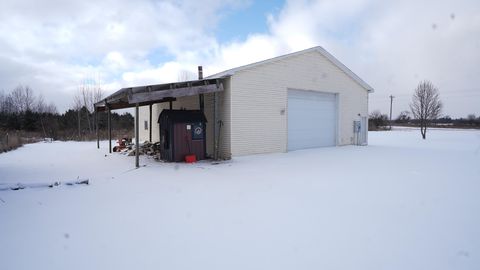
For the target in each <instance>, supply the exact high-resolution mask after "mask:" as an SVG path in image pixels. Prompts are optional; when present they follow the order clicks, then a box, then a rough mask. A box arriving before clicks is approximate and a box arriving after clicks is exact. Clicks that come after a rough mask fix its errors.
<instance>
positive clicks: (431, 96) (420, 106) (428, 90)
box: [410, 81, 443, 139]
mask: <svg viewBox="0 0 480 270" xmlns="http://www.w3.org/2000/svg"><path fill="white" fill-rule="evenodd" d="M442 106H443V105H442V102H441V101H440V94H439V92H438V89H437V88H436V87H435V86H434V85H433V84H432V83H431V82H430V81H423V82H420V83H419V84H418V86H417V88H416V89H415V93H414V94H413V97H412V103H410V110H411V111H412V114H413V117H414V118H415V119H417V120H418V121H419V123H420V133H421V134H422V138H423V139H425V138H426V137H427V126H428V124H429V123H430V122H431V121H432V120H434V119H437V118H438V117H439V116H440V112H441V110H442Z"/></svg>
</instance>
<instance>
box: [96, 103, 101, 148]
mask: <svg viewBox="0 0 480 270" xmlns="http://www.w3.org/2000/svg"><path fill="white" fill-rule="evenodd" d="M95 133H96V135H97V149H100V135H99V134H98V110H97V107H95Z"/></svg>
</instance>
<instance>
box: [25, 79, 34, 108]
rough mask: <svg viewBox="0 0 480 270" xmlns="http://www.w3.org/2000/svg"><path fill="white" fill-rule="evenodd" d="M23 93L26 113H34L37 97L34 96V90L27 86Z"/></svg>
mask: <svg viewBox="0 0 480 270" xmlns="http://www.w3.org/2000/svg"><path fill="white" fill-rule="evenodd" d="M23 92H24V97H25V99H24V101H23V103H24V107H25V111H32V110H33V109H34V105H35V96H34V94H33V90H32V88H30V87H29V86H28V85H27V86H25V88H23Z"/></svg>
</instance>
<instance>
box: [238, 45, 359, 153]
mask: <svg viewBox="0 0 480 270" xmlns="http://www.w3.org/2000/svg"><path fill="white" fill-rule="evenodd" d="M289 88H291V89H302V90H313V91H321V92H328V93H336V94H338V95H337V97H338V128H337V137H338V138H337V144H338V145H346V144H352V143H353V121H354V120H359V119H360V116H367V115H368V92H367V90H366V89H365V88H363V87H362V86H360V85H359V84H358V83H357V82H356V81H354V80H353V79H352V78H351V77H350V76H348V75H347V74H345V73H344V72H343V71H342V70H341V69H339V68H338V67H337V66H336V65H334V64H333V63H332V62H330V61H329V60H328V59H327V58H325V57H324V56H323V55H322V54H320V53H319V52H316V51H312V52H307V53H304V54H299V55H295V56H291V57H287V58H284V59H282V60H278V61H273V62H269V63H266V64H263V65H259V66H255V67H252V68H248V69H245V70H242V71H237V72H236V73H235V74H234V75H233V76H232V77H231V153H232V155H233V156H238V155H248V154H256V153H270V152H285V151H287V135H288V134H287V124H288V123H287V117H288V116H287V113H288V104H287V89H289ZM282 111H284V113H283V114H282ZM358 114H360V116H358Z"/></svg>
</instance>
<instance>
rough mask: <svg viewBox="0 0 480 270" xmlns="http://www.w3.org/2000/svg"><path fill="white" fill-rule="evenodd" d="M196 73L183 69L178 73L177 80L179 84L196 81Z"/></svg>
mask: <svg viewBox="0 0 480 270" xmlns="http://www.w3.org/2000/svg"><path fill="white" fill-rule="evenodd" d="M196 79H197V78H196V76H195V73H193V72H191V71H188V70H185V69H182V70H180V71H179V72H178V76H177V80H178V81H179V82H185V81H193V80H196Z"/></svg>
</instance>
